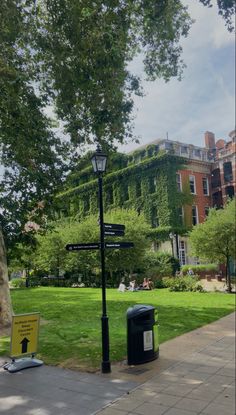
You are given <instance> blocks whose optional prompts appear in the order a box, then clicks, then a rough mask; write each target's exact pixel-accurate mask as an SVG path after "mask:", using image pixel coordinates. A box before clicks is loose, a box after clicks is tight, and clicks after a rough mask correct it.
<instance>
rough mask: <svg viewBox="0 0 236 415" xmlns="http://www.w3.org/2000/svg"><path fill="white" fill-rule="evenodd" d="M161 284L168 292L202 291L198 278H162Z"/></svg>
mask: <svg viewBox="0 0 236 415" xmlns="http://www.w3.org/2000/svg"><path fill="white" fill-rule="evenodd" d="M163 284H164V286H165V287H166V288H169V290H170V291H200V292H202V291H204V290H203V287H202V285H201V284H200V283H199V282H198V277H196V276H194V277H191V276H186V277H174V278H168V277H167V278H163Z"/></svg>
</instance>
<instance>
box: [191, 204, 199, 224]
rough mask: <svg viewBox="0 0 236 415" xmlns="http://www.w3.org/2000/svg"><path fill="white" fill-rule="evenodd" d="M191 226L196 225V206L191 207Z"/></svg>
mask: <svg viewBox="0 0 236 415" xmlns="http://www.w3.org/2000/svg"><path fill="white" fill-rule="evenodd" d="M192 224H193V226H194V225H197V224H198V213H197V206H192Z"/></svg>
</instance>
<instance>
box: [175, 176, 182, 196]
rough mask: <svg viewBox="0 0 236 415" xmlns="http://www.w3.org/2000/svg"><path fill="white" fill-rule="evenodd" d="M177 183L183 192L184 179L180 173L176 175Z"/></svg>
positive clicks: (179, 189)
mask: <svg viewBox="0 0 236 415" xmlns="http://www.w3.org/2000/svg"><path fill="white" fill-rule="evenodd" d="M176 182H177V188H178V191H179V192H181V191H182V179H181V174H180V173H176Z"/></svg>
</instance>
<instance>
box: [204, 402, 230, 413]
mask: <svg viewBox="0 0 236 415" xmlns="http://www.w3.org/2000/svg"><path fill="white" fill-rule="evenodd" d="M202 414H203V415H234V414H235V407H234V406H233V405H232V407H229V406H226V405H220V404H219V403H215V402H213V403H210V404H209V405H208V406H207V407H206V408H204V410H203V411H202Z"/></svg>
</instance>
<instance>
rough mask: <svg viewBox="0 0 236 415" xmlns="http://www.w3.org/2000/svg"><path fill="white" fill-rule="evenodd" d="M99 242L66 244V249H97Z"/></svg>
mask: <svg viewBox="0 0 236 415" xmlns="http://www.w3.org/2000/svg"><path fill="white" fill-rule="evenodd" d="M99 248H100V244H97V243H91V244H67V245H66V250H67V251H87V250H88V249H99Z"/></svg>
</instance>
